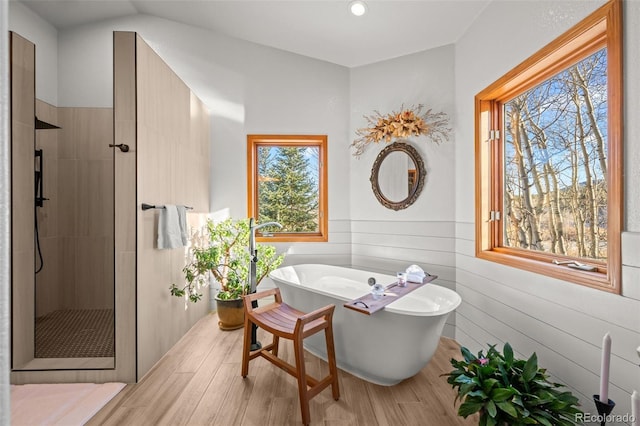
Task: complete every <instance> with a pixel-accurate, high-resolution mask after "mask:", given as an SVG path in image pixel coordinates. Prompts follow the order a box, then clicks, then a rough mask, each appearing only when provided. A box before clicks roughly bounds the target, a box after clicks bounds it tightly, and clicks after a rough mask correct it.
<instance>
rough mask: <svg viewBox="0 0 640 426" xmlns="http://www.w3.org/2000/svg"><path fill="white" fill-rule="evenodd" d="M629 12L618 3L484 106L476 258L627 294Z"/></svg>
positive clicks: (490, 90)
mask: <svg viewBox="0 0 640 426" xmlns="http://www.w3.org/2000/svg"><path fill="white" fill-rule="evenodd" d="M621 15H622V11H621V5H620V1H619V0H612V1H610V2H608V3H607V4H605V5H604V6H602V7H601V8H600V9H598V10H596V11H595V12H594V13H593V14H591V15H590V16H588V17H587V18H585V19H584V20H583V21H581V22H580V23H578V24H577V25H576V26H575V27H573V28H572V29H570V30H569V31H567V32H566V33H565V34H563V35H562V36H560V37H559V38H558V39H556V40H554V41H553V42H551V43H550V44H549V45H547V46H546V47H544V48H543V49H541V50H540V51H539V52H537V53H536V54H534V55H533V56H532V57H530V58H529V59H527V60H526V61H525V62H523V63H522V64H520V65H519V66H517V67H516V68H515V69H513V70H512V71H510V72H509V73H507V74H506V75H505V76H503V77H502V78H500V79H498V80H497V81H496V82H495V83H493V84H492V85H490V86H489V87H487V88H486V89H485V90H483V91H482V92H480V93H479V94H478V95H477V96H476V102H475V103H476V255H477V256H478V257H480V258H483V259H487V260H491V261H495V262H499V263H503V264H507V265H510V266H513V267H517V268H521V269H526V270H530V271H534V272H538V273H542V274H545V275H548V276H552V277H556V278H560V279H563V280H566V281H571V282H575V283H579V284H583V285H587V286H590V287H595V288H600V289H603V290H607V291H611V292H615V293H619V291H620V275H621V253H620V250H621V248H620V233H621V226H622V212H623V205H622V194H623V191H622V177H623V174H622V166H623V162H622V146H623V141H622V116H623V114H622V112H623V111H622V44H621V43H622V28H621V26H622V16H621Z"/></svg>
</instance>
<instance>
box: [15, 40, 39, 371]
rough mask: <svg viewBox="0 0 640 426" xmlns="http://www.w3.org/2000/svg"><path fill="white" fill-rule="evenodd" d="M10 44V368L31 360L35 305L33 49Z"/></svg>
mask: <svg viewBox="0 0 640 426" xmlns="http://www.w3.org/2000/svg"><path fill="white" fill-rule="evenodd" d="M10 44H11V49H10V51H11V60H10V68H11V69H10V72H11V268H12V271H11V311H12V319H11V325H12V328H11V346H12V359H11V362H12V367H13V368H17V367H19V366H21V365H23V364H25V363H26V362H28V361H30V360H31V359H32V358H33V350H34V330H35V328H34V322H35V318H34V315H35V306H34V303H33V300H34V292H35V274H34V272H35V262H34V256H35V251H34V236H35V231H34V190H33V189H34V182H35V181H34V170H35V168H34V150H35V136H34V133H35V45H34V44H33V43H31V42H30V41H28V40H26V39H25V38H23V37H21V36H19V35H18V34H16V33H10Z"/></svg>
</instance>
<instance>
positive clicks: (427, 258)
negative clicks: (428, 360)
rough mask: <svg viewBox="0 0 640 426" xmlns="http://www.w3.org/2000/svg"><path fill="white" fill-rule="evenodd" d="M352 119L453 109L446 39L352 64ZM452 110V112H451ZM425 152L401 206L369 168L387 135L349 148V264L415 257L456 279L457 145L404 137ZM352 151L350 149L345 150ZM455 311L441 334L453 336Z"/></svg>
mask: <svg viewBox="0 0 640 426" xmlns="http://www.w3.org/2000/svg"><path fill="white" fill-rule="evenodd" d="M350 93H351V126H350V132H349V138H350V141H349V143H351V141H352V140H353V139H354V138H355V137H356V135H355V132H356V129H358V128H361V127H366V126H367V125H368V123H367V122H366V120H365V118H364V117H363V116H364V115H372V114H373V113H374V111H379V112H380V113H381V114H387V113H390V112H392V111H399V110H400V109H401V108H402V106H403V105H404V107H405V108H408V107H411V106H413V105H417V104H424V105H425V107H426V108H432V109H433V111H434V112H440V111H443V112H445V113H447V114H448V115H449V116H450V117H451V116H452V115H453V112H454V104H453V102H454V47H453V45H448V46H444V47H440V48H437V49H432V50H428V51H424V52H419V53H415V54H412V55H407V56H403V57H400V58H396V59H391V60H388V61H384V62H379V63H375V64H371V65H365V66H362V67H357V68H353V69H351V84H350ZM451 118H452V117H451ZM409 140H410V142H411V144H412V145H413V146H414V147H415V148H416V149H417V150H418V152H419V153H420V155H421V156H422V158H423V161H424V165H425V168H426V171H427V177H426V181H425V186H424V189H423V191H422V194H421V195H420V197H419V198H418V199H417V200H416V202H415V203H414V204H413V205H412V206H410V207H409V208H407V209H405V210H399V211H395V210H390V209H387V208H386V207H384V206H383V205H382V204H380V203H379V202H378V200H377V199H376V197H375V195H374V193H373V191H372V188H371V182H370V180H369V179H370V177H371V168H372V166H373V163H374V161H375V159H376V156H377V155H378V153H379V152H380V151H381V150H382V149H384V147H385V146H386V144H385V143H380V144H374V145H372V146H369V147H368V149H367V150H366V151H365V153H364V154H363V155H362V156H361V157H360V158H355V157H353V156H350V158H351V160H350V165H349V167H350V168H351V179H350V185H351V220H352V221H351V227H352V237H351V238H352V246H351V247H352V264H353V266H354V267H355V268H359V269H364V270H372V271H376V272H383V273H390V274H395V272H397V271H402V270H404V269H405V268H406V267H407V266H408V265H410V264H412V263H415V264H418V265H420V266H421V267H422V268H423V269H425V270H426V271H428V272H429V273H431V274H436V275H438V279H437V280H436V281H435V282H434V283H436V284H439V285H442V286H445V287H448V288H451V289H453V288H454V287H455V222H454V216H455V204H454V201H455V200H454V194H453V190H454V178H455V175H454V171H455V167H454V166H455V164H454V149H455V140H454V138H453V135H452V137H451V139H450V140H449V141H448V142H446V143H444V144H441V145H436V144H435V143H433V142H432V141H431V140H430V139H428V138H426V137H424V136H422V137H419V138H414V137H412V138H409ZM350 154H351V151H350V152H349V155H350ZM454 324H455V316H454V315H450V316H449V318H448V320H447V325H446V326H445V331H444V333H445V335H446V336H449V337H453V333H454V331H453V327H454Z"/></svg>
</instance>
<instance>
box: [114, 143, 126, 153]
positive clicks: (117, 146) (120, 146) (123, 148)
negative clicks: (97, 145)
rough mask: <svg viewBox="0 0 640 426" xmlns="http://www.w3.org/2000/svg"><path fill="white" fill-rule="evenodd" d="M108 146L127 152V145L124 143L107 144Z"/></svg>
mask: <svg viewBox="0 0 640 426" xmlns="http://www.w3.org/2000/svg"><path fill="white" fill-rule="evenodd" d="M109 148H120V151H122V152H129V145H127V144H124V143H119V144H117V145H114V144H109Z"/></svg>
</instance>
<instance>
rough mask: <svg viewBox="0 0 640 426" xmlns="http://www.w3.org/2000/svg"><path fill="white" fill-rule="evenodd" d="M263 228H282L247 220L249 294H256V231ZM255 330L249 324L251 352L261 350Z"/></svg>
mask: <svg viewBox="0 0 640 426" xmlns="http://www.w3.org/2000/svg"><path fill="white" fill-rule="evenodd" d="M265 226H277V227H278V228H282V225H280V224H279V223H278V222H267V223H262V224H260V225H256V224H255V221H254V219H253V218H250V219H249V231H250V232H249V254H250V257H251V261H250V262H249V293H255V292H256V286H257V285H258V283H257V282H256V275H257V269H258V249H257V248H256V231H257V230H258V229H260V228H264V227H265ZM251 306H252V307H253V308H254V309H255V308H257V307H258V302H257V301H256V300H254V301H253V302H251ZM257 330H258V326H256V325H255V324H253V323H252V324H251V350H252V351H256V350H258V349H260V348H262V345H261V344H260V342H258V339H257Z"/></svg>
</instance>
